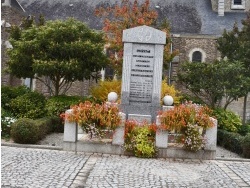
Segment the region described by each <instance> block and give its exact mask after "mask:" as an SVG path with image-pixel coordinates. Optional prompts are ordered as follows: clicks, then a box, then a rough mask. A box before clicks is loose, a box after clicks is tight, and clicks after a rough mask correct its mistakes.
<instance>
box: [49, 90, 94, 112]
mask: <svg viewBox="0 0 250 188" xmlns="http://www.w3.org/2000/svg"><path fill="white" fill-rule="evenodd" d="M87 99H88V100H94V99H91V98H86V97H80V96H66V95H59V96H53V97H50V98H49V99H48V100H47V102H46V106H45V109H46V111H47V115H48V116H58V117H59V116H60V114H61V113H64V112H65V111H66V110H68V109H70V107H71V106H73V105H76V104H79V103H80V102H84V101H85V100H87Z"/></svg>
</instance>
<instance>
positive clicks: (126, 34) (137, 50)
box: [120, 25, 166, 121]
mask: <svg viewBox="0 0 250 188" xmlns="http://www.w3.org/2000/svg"><path fill="white" fill-rule="evenodd" d="M122 40H123V42H124V56H123V72H122V91H121V106H120V107H121V111H122V112H124V113H125V114H126V117H127V118H128V115H129V114H132V115H133V114H136V116H138V115H140V114H141V115H149V116H151V117H152V118H151V121H155V117H156V115H157V112H158V111H159V110H160V99H161V81H162V66H163V50H164V45H165V44H166V33H165V32H162V31H160V30H157V29H154V28H152V27H148V26H145V25H144V26H139V27H135V28H131V29H126V30H124V31H123V38H122ZM147 117H148V116H147Z"/></svg>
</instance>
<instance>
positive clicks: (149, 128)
mask: <svg viewBox="0 0 250 188" xmlns="http://www.w3.org/2000/svg"><path fill="white" fill-rule="evenodd" d="M155 134H156V125H154V124H152V125H147V124H144V125H143V126H138V125H137V122H136V121H132V120H130V121H127V122H126V125H125V136H124V139H125V144H124V148H125V149H126V151H128V152H132V153H133V154H134V155H135V156H136V157H142V158H151V157H155V156H156V152H157V151H156V147H155Z"/></svg>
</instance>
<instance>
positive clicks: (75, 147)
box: [63, 110, 217, 160]
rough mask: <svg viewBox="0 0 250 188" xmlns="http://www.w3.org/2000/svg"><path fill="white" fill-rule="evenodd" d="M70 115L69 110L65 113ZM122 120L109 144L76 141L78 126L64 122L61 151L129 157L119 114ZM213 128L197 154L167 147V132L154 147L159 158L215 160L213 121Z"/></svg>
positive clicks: (208, 131)
mask: <svg viewBox="0 0 250 188" xmlns="http://www.w3.org/2000/svg"><path fill="white" fill-rule="evenodd" d="M66 113H71V110H68V111H66ZM119 115H120V116H121V118H122V123H121V125H120V126H119V127H118V128H117V129H116V130H115V133H114V136H113V140H112V141H111V140H110V142H100V141H82V140H80V141H79V140H78V139H77V137H78V130H79V128H78V126H77V125H76V123H74V122H73V123H72V122H68V121H67V120H66V121H65V125H64V144H63V150H66V151H76V152H91V153H107V154H114V155H131V154H130V153H128V152H126V151H125V150H124V148H123V144H124V126H125V120H126V119H125V117H126V115H125V114H124V113H121V112H120V114H119ZM213 122H214V127H212V128H210V129H208V130H206V137H207V143H206V145H205V150H201V151H198V152H190V151H186V150H184V149H183V148H180V147H173V146H171V147H169V144H168V132H167V131H160V132H159V133H157V134H156V147H157V149H158V154H157V157H159V158H186V159H204V160H207V159H215V157H216V142H217V120H215V119H213Z"/></svg>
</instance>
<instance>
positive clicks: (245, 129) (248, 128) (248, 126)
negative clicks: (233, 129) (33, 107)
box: [238, 124, 250, 136]
mask: <svg viewBox="0 0 250 188" xmlns="http://www.w3.org/2000/svg"><path fill="white" fill-rule="evenodd" d="M238 133H240V134H241V135H242V136H246V135H247V134H248V133H250V124H246V125H242V126H241V127H240V129H239V130H238Z"/></svg>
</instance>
